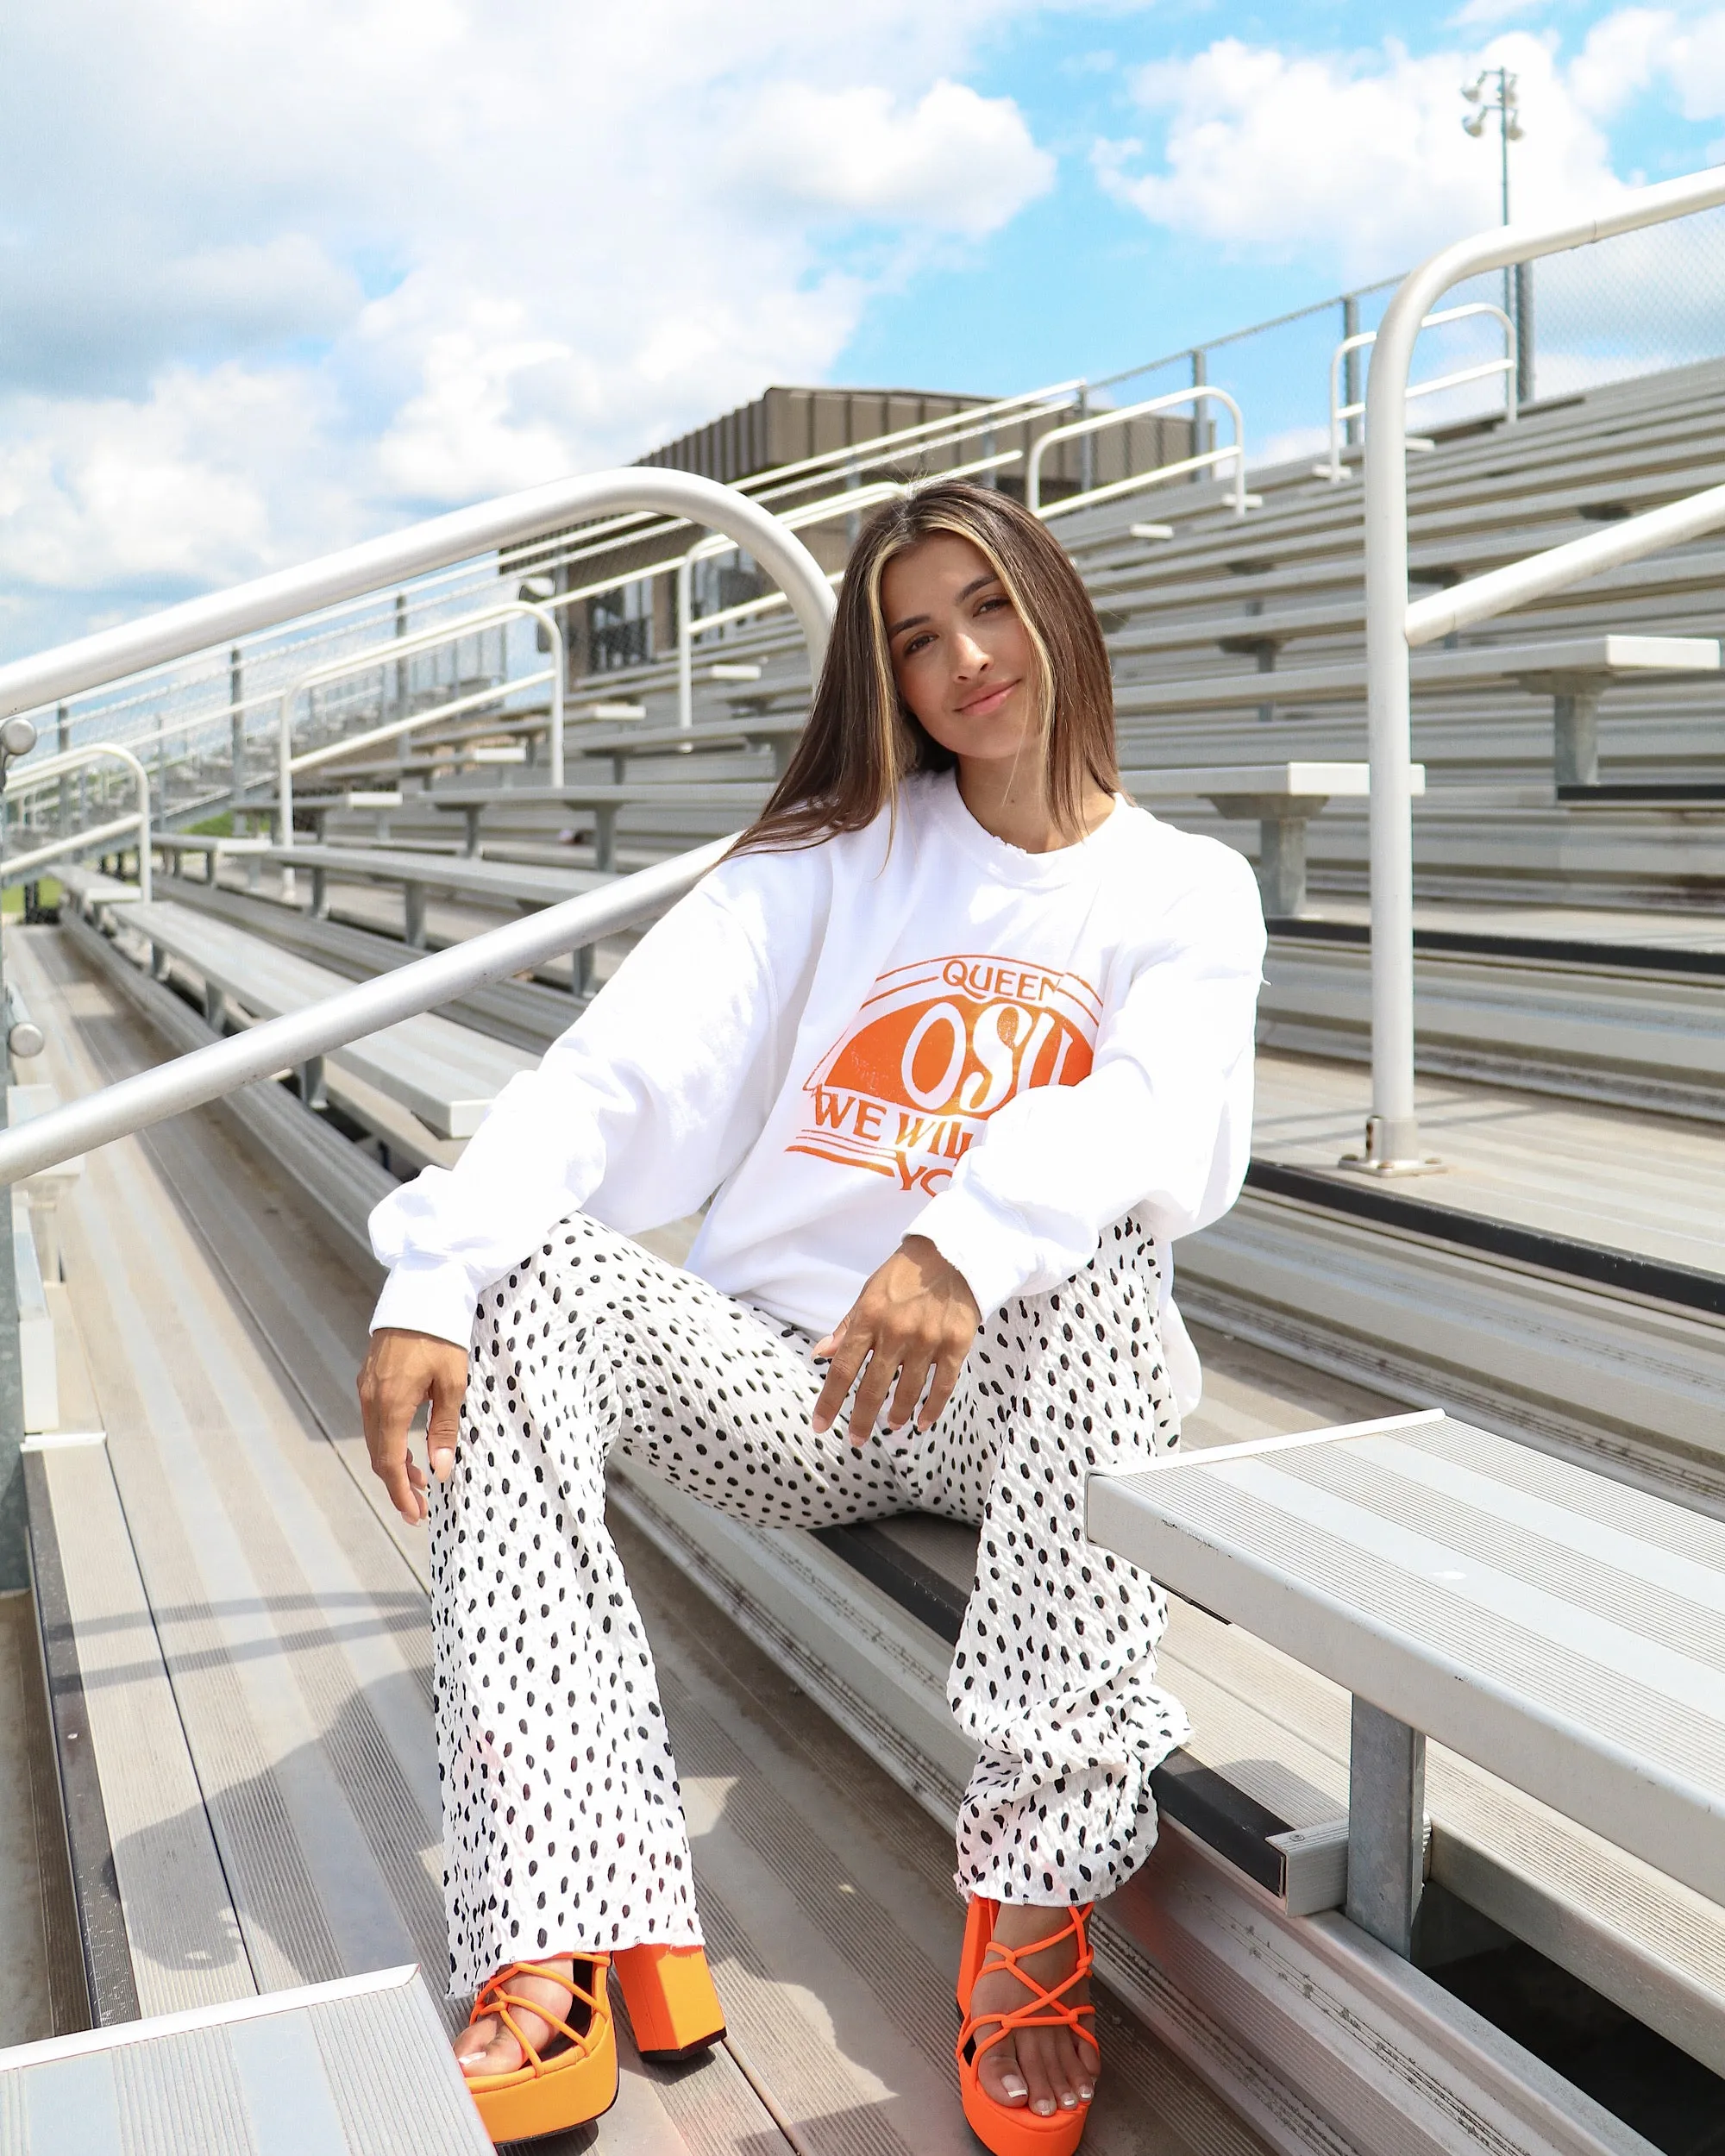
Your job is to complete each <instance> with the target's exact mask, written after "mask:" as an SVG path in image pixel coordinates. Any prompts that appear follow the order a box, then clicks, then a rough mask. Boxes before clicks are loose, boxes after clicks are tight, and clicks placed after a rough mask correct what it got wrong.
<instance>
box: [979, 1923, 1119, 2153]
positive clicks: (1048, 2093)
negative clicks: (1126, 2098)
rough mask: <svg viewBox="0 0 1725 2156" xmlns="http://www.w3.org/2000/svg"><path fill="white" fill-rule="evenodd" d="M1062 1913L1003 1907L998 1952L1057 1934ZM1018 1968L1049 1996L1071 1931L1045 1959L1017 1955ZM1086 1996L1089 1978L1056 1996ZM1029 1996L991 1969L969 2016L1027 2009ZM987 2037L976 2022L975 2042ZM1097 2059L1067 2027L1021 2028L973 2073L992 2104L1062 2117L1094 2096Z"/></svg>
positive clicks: (1072, 1948)
mask: <svg viewBox="0 0 1725 2156" xmlns="http://www.w3.org/2000/svg"><path fill="white" fill-rule="evenodd" d="M1064 1915H1065V1911H1064V1910H1063V1909H1057V1908H1041V1907H1039V1906H1038V1905H1036V1904H1034V1903H1017V1902H1003V1903H1002V1904H1001V1907H1000V1915H998V1916H997V1917H996V1919H995V1920H994V1936H995V1938H996V1939H998V1940H1000V1944H1001V1946H1020V1947H1022V1946H1031V1945H1033V1944H1034V1943H1035V1941H1036V1940H1038V1939H1046V1938H1048V1937H1049V1936H1050V1934H1051V1933H1053V1932H1055V1931H1057V1929H1058V1928H1059V1927H1060V1925H1061V1923H1062V1921H1063V1918H1064ZM1021 1959H1022V1965H1023V1967H1024V1969H1025V1971H1026V1973H1027V1974H1028V1975H1030V1976H1033V1977H1035V1978H1036V1980H1037V1982H1038V1984H1046V1985H1047V1986H1048V1988H1049V1990H1051V1991H1052V1990H1056V1989H1057V1987H1058V1985H1059V1984H1060V1981H1061V1979H1062V1977H1069V1976H1070V1975H1071V1973H1072V1971H1073V1968H1074V1966H1075V1965H1076V1962H1077V1959H1078V1940H1077V1935H1076V1933H1074V1932H1071V1931H1068V1932H1067V1934H1065V1936H1064V1937H1063V1939H1061V1940H1058V1941H1057V1943H1056V1944H1055V1945H1054V1946H1051V1947H1050V1948H1049V1949H1048V1951H1047V1952H1045V1953H1040V1954H1025V1955H1024V1956H1022V1958H1021ZM1089 1996H1090V1985H1089V1980H1088V1978H1086V1979H1085V1980H1084V1981H1083V1982H1082V1983H1081V1984H1074V1985H1073V1986H1072V1987H1071V1989H1070V1990H1067V1991H1063V1992H1061V1993H1060V1997H1061V1999H1062V2001H1063V2002H1064V2003H1065V2004H1066V2005H1068V2006H1082V2005H1083V2004H1085V2002H1087V2001H1088V1998H1089ZM1030 2001H1031V1995H1030V1993H1029V1991H1027V1990H1026V1988H1025V1986H1024V1985H1023V1984H1020V1983H1019V1980H1018V1978H1017V1977H1015V1976H1014V1975H1013V1972H1012V1971H1011V1970H1010V1969H993V1970H990V1971H988V1974H987V1975H986V1976H982V1977H978V1978H977V1980H976V1983H975V1986H974V1988H973V1989H972V1991H971V1994H970V2011H971V2013H972V2014H973V2015H975V2016H976V2017H977V2018H978V2019H979V2020H983V2018H984V2017H985V2016H987V2015H988V2013H989V2011H990V2009H993V2011H994V2013H995V2014H1007V2013H1010V2012H1011V2011H1012V2010H1013V2008H1015V2007H1022V2006H1028V2005H1029V2004H1030ZM989 2034H992V2025H991V2024H988V2023H987V2022H986V2021H985V2022H984V2026H982V2028H979V2029H978V2031H977V2038H978V2040H979V2041H980V2040H982V2038H984V2037H987V2036H988V2035H989ZM1100 2066H1101V2057H1100V2054H1099V2053H1098V2052H1097V2049H1096V2046H1095V2045H1094V2044H1093V2043H1090V2042H1089V2041H1088V2040H1087V2039H1085V2038H1083V2037H1080V2036H1075V2035H1074V2034H1073V2033H1072V2031H1071V2030H1070V2029H1068V2028H1024V2029H1019V2031H1018V2033H1017V2034H1016V2035H1013V2036H1008V2037H1007V2038H1006V2039H1005V2040H1004V2041H1003V2042H1001V2043H998V2044H994V2045H991V2046H989V2048H988V2050H987V2051H985V2052H984V2053H982V2064H981V2065H980V2067H979V2068H978V2074H979V2078H981V2081H982V2086H983V2088H984V2089H985V2090H987V2092H988V2095H989V2096H992V2097H993V2098H994V2102H995V2103H1003V2104H1006V2105H1007V2107H1008V2108H1009V2109H1018V2110H1022V2109H1030V2110H1032V2111H1034V2112H1036V2113H1037V2114H1038V2115H1039V2116H1041V2117H1043V2118H1048V2117H1051V2115H1053V2114H1054V2113H1055V2112H1056V2111H1070V2110H1072V2109H1076V2106H1077V2105H1079V2104H1081V2103H1088V2102H1089V2100H1090V2098H1091V2097H1092V2096H1094V2095H1095V2090H1096V2075H1097V2071H1098V2069H1099V2067H1100Z"/></svg>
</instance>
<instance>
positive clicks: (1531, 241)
mask: <svg viewBox="0 0 1725 2156" xmlns="http://www.w3.org/2000/svg"><path fill="white" fill-rule="evenodd" d="M1719 204H1725V172H1719V171H1718V170H1714V171H1712V172H1702V173H1697V174H1693V175H1691V176H1690V177H1689V178H1687V179H1675V180H1666V181H1664V182H1662V183H1661V184H1659V185H1657V186H1653V187H1642V188H1638V189H1636V190H1634V191H1633V192H1632V193H1629V194H1627V195H1625V196H1623V197H1622V198H1621V199H1620V200H1619V201H1618V203H1617V204H1615V207H1614V208H1613V209H1612V210H1610V211H1609V213H1608V214H1606V215H1605V216H1598V217H1579V218H1575V219H1573V220H1571V222H1568V223H1565V224H1560V225H1550V226H1534V225H1503V226H1500V227H1498V228H1497V229H1495V230H1492V231H1490V232H1484V233H1480V234H1477V235H1475V236H1474V237H1473V238H1471V239H1467V240H1461V241H1457V242H1456V243H1455V244H1454V245H1453V246H1452V247H1447V248H1443V249H1442V250H1441V251H1440V253H1438V254H1434V255H1433V256H1431V258H1430V259H1429V260H1427V261H1425V262H1422V263H1421V265H1420V266H1419V268H1418V269H1416V270H1414V271H1411V272H1410V273H1409V274H1408V276H1407V277H1405V278H1403V279H1402V283H1401V284H1400V285H1398V286H1397V288H1396V295H1395V297H1394V298H1392V299H1391V301H1390V303H1389V308H1388V310H1387V311H1386V312H1385V314H1384V317H1383V326H1382V327H1381V328H1380V329H1379V330H1378V333H1377V340H1376V342H1375V343H1374V345H1373V347H1372V354H1371V373H1370V374H1369V376H1368V378H1367V381H1366V391H1365V403H1366V433H1365V674H1366V726H1367V733H1368V738H1369V743H1370V755H1371V802H1370V828H1371V1100H1372V1106H1371V1116H1370V1117H1369V1118H1368V1119H1367V1123H1366V1139H1365V1148H1364V1152H1363V1153H1360V1154H1357V1155H1351V1156H1348V1157H1347V1159H1346V1162H1345V1163H1344V1164H1345V1165H1347V1166H1350V1167H1359V1168H1367V1169H1372V1170H1374V1171H1376V1172H1377V1173H1380V1174H1386V1173H1387V1174H1391V1175H1394V1174H1397V1173H1402V1174H1406V1173H1408V1172H1410V1171H1412V1172H1418V1171H1419V1170H1420V1169H1422V1168H1425V1167H1428V1166H1430V1165H1433V1163H1430V1162H1428V1161H1427V1159H1425V1158H1424V1156H1422V1155H1421V1151H1420V1128H1419V1123H1418V1120H1417V1118H1416V1116H1415V1108H1414V815H1413V785H1412V766H1413V751H1412V738H1411V699H1410V691H1409V674H1408V659H1409V649H1408V442H1407V432H1408V373H1409V370H1410V368H1411V367H1412V364H1413V358H1414V345H1415V339H1416V338H1417V337H1418V335H1419V334H1420V329H1421V324H1422V323H1424V321H1425V318H1426V316H1427V312H1428V311H1429V310H1430V309H1431V306H1432V304H1433V301H1434V300H1436V299H1438V298H1440V297H1441V295H1442V294H1443V293H1445V292H1446V291H1448V290H1449V289H1450V287H1451V286H1452V285H1456V284H1459V283H1460V282H1461V280H1462V279H1464V278H1466V277H1474V276H1478V275H1480V274H1482V273H1485V272H1487V271H1490V270H1494V269H1502V268H1504V267H1506V266H1509V265H1510V264H1513V263H1515V262H1521V261H1528V260H1539V259H1540V257H1541V256H1544V255H1547V254H1563V253H1565V252H1566V251H1567V250H1568V249H1569V248H1577V247H1585V246H1587V245H1589V244H1590V242H1592V241H1596V240H1604V239H1610V238H1613V237H1615V235H1617V234H1619V233H1623V232H1637V231H1641V230H1644V229H1646V228H1647V227H1648V226H1649V225H1654V224H1664V223H1665V222H1669V221H1670V220H1671V219H1672V218H1674V217H1681V216H1690V215H1691V214H1692V213H1693V212H1694V211H1696V210H1708V209H1712V208H1715V207H1716V206H1717V205H1719Z"/></svg>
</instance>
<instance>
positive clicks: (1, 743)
mask: <svg viewBox="0 0 1725 2156" xmlns="http://www.w3.org/2000/svg"><path fill="white" fill-rule="evenodd" d="M7 736H10V739H8V738H7ZM25 736H28V742H27V741H26V739H25ZM35 740H36V730H35V728H34V726H33V725H31V724H30V722H29V720H28V719H27V718H26V719H12V720H9V722H8V723H7V724H6V725H5V726H4V727H3V728H0V819H3V812H4V808H5V789H6V768H7V766H8V765H9V763H10V762H11V761H13V759H14V757H15V756H17V755H28V754H29V752H30V750H31V749H34V746H35ZM0 946H3V937H0ZM4 997H5V972H4V962H3V950H0V1005H3V1001H4ZM11 1076H12V1063H11V1056H10V1055H9V1053H8V1054H7V1055H6V1056H5V1058H4V1062H3V1064H0V1081H3V1082H0V1131H3V1130H5V1129H6V1127H7V1126H8V1125H9V1122H10V1120H11V1113H10V1111H11ZM0 1225H3V1232H0V1594H12V1593H16V1592H17V1591H19V1590H20V1589H25V1588H28V1586H29V1584H30V1561H29V1549H28V1522H27V1520H26V1517H25V1511H24V1457H23V1446H24V1362H23V1354H22V1349H21V1347H20V1344H19V1340H18V1266H17V1258H16V1251H15V1250H14V1246H13V1241H12V1195H11V1193H10V1191H8V1192H7V1194H6V1197H5V1200H4V1220H3V1223H0Z"/></svg>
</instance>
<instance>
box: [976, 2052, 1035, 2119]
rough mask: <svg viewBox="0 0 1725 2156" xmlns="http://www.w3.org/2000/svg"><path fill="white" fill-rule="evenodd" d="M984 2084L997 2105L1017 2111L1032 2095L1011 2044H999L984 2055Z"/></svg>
mask: <svg viewBox="0 0 1725 2156" xmlns="http://www.w3.org/2000/svg"><path fill="white" fill-rule="evenodd" d="M982 2086H983V2087H984V2088H985V2089H986V2090H988V2094H989V2095H990V2096H992V2097H993V2098H994V2102H995V2103H1004V2104H1006V2105H1007V2107H1008V2108H1009V2109H1018V2107H1019V2106H1020V2105H1021V2104H1022V2103H1024V2102H1025V2101H1026V2098H1027V2097H1028V2096H1029V2094H1030V2090H1029V2088H1028V2087H1027V2085H1026V2081H1025V2078H1024V2076H1023V2074H1022V2073H1020V2072H1019V2065H1018V2061H1017V2059H1015V2058H1014V2057H1013V2048H1012V2046H1011V2044H1010V2043H1005V2044H997V2045H995V2046H994V2047H993V2048H992V2049H991V2050H989V2051H986V2052H984V2053H983V2054H982Z"/></svg>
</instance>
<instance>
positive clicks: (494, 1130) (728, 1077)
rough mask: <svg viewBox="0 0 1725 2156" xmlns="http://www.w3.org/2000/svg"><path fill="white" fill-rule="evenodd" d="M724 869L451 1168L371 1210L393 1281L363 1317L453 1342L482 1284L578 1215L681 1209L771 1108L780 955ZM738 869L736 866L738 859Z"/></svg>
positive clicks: (648, 944) (730, 1161)
mask: <svg viewBox="0 0 1725 2156" xmlns="http://www.w3.org/2000/svg"><path fill="white" fill-rule="evenodd" d="M731 866H732V864H730V863H727V864H724V866H723V867H721V868H719V869H718V870H715V871H714V873H713V874H712V875H711V876H709V877H708V878H707V879H706V881H705V882H703V883H700V884H699V885H697V886H696V887H695V889H694V890H693V891H692V892H690V893H689V894H688V895H687V897H686V898H684V899H681V901H680V902H679V903H678V904H677V905H676V906H674V907H673V908H672V909H671V911H670V912H668V913H667V914H666V915H665V916H664V918H662V920H660V921H659V922H657V923H656V924H655V926H654V927H653V928H652V929H651V930H649V932H648V933H647V935H646V936H644V937H643V938H642V940H641V942H640V943H638V944H637V946H636V948H635V949H634V950H632V951H631V952H630V954H629V956H628V957H627V958H626V959H625V960H624V962H623V964H622V965H621V966H620V967H618V970H617V972H616V974H615V975H613V976H612V979H611V980H610V981H608V982H607V983H606V984H605V987H604V988H603V989H602V990H601V992H600V993H599V994H598V995H597V996H595V997H594V999H593V1002H592V1003H591V1004H590V1005H589V1006H588V1007H587V1009H586V1012H583V1014H582V1015H581V1017H580V1018H579V1019H577V1021H576V1022H575V1024H574V1025H572V1026H571V1027H570V1028H569V1030H568V1032H567V1033H565V1034H564V1035H563V1036H562V1037H561V1039H559V1040H557V1041H555V1042H554V1043H553V1044H552V1045H551V1047H550V1048H549V1050H547V1051H546V1053H545V1056H544V1058H543V1061H542V1062H540V1064H539V1066H538V1068H537V1069H535V1070H530V1071H524V1072H523V1073H522V1074H521V1075H519V1076H518V1077H515V1078H512V1079H511V1081H509V1083H508V1084H507V1085H506V1086H505V1087H504V1089H503V1091H502V1092H501V1093H500V1094H499V1095H498V1097H497V1099H496V1100H495V1101H493V1102H492V1106H491V1109H490V1112H488V1114H487V1115H486V1118H485V1120H484V1121H483V1122H482V1123H481V1124H480V1127H479V1129H478V1131H476V1132H475V1133H474V1137H473V1138H472V1139H471V1140H470V1141H469V1143H468V1144H467V1150H465V1152H463V1154H462V1155H461V1159H460V1161H459V1162H458V1163H456V1165H455V1167H454V1168H453V1169H443V1168H427V1169H424V1170H423V1172H422V1173H421V1174H420V1175H417V1177H416V1178H415V1179H414V1181H412V1182H411V1183H406V1184H404V1185H403V1187H402V1188H400V1189H399V1190H397V1191H393V1192H392V1193H391V1194H390V1195H389V1196H388V1197H387V1198H386V1199H384V1200H383V1201H382V1202H381V1204H380V1205H379V1206H377V1207H376V1208H375V1210H374V1211H373V1213H372V1216H371V1236H372V1248H373V1250H374V1251H375V1252H376V1254H377V1256H378V1258H379V1259H380V1262H381V1263H384V1264H386V1265H387V1266H388V1267H389V1269H390V1273H389V1278H388V1280H387V1282H386V1283H385V1285H384V1290H383V1294H382V1295H381V1297H380V1300H379V1302H378V1306H377V1308H376V1310H375V1311H374V1312H373V1316H372V1326H373V1331H375V1330H377V1329H378V1328H379V1327H380V1326H401V1327H404V1328H405V1329H408V1330H411V1331H413V1332H431V1333H436V1334H437V1335H438V1336H439V1337H440V1338H443V1339H446V1340H453V1341H454V1342H455V1343H456V1344H457V1345H459V1346H461V1347H465V1346H466V1345H467V1341H468V1339H469V1338H470V1336H471V1334H472V1332H473V1323H474V1311H475V1309H476V1308H477V1307H478V1304H479V1298H480V1294H481V1293H482V1292H483V1291H484V1289H485V1288H486V1287H487V1286H489V1284H490V1283H491V1282H492V1281H494V1280H497V1279H499V1278H500V1277H501V1275H503V1274H504V1273H505V1272H506V1271H507V1270H508V1269H509V1268H510V1266H511V1265H512V1264H514V1263H516V1262H517V1260H518V1259H519V1258H520V1257H522V1256H523V1254H524V1252H526V1251H527V1250H531V1249H532V1248H533V1246H534V1244H536V1242H537V1241H538V1240H539V1239H540V1238H543V1236H544V1235H546V1234H547V1233H548V1232H549V1231H550V1229H551V1228H552V1227H554V1226H555V1225H556V1223H557V1222H558V1221H559V1220H561V1219H567V1218H568V1215H569V1214H570V1213H574V1212H575V1211H577V1210H578V1209H580V1210H585V1211H586V1212H587V1213H591V1214H592V1215H593V1218H594V1219H598V1220H601V1221H603V1222H604V1223H605V1225H607V1226H609V1227H615V1228H618V1229H621V1230H623V1231H624V1232H625V1233H632V1232H635V1231H636V1230H637V1229H640V1228H643V1227H649V1226H656V1225H660V1224H661V1223H662V1222H664V1221H666V1220H674V1219H679V1218H681V1216H682V1215H683V1214H684V1213H693V1211H694V1210H695V1209H696V1207H697V1206H700V1205H701V1204H703V1203H704V1202H705V1201H706V1199H708V1198H709V1197H710V1196H711V1195H712V1192H713V1191H714V1190H715V1189H716V1188H717V1187H718V1184H719V1183H721V1182H722V1181H724V1178H725V1177H726V1176H727V1175H730V1174H731V1170H732V1169H734V1168H735V1167H736V1166H737V1163H738V1162H739V1161H740V1160H741V1159H742V1158H743V1154H744V1153H745V1152H746V1151H747V1150H748V1147H749V1145H750V1143H751V1142H752V1141H753V1139H754V1138H755V1136H756V1133H757V1131H758V1127H759V1125H760V1123H761V1121H762V1118H763V1117H764V1114H765V1112H766V1104H767V1102H768V1100H770V1098H771V1094H772V1087H771V1085H770V1083H769V1082H767V1081H765V1080H764V1078H763V1070H764V1067H765V1065H766V1064H767V1063H768V1062H769V1061H770V1059H771V1056H772V1052H773V1046H774V1037H775V1025H776V1018H777V1014H778V999H777V997H776V996H775V981H774V967H773V964H772V962H771V961H772V958H773V956H774V954H773V953H771V952H770V951H769V950H768V946H767V938H766V936H765V934H764V933H763V931H762V920H761V909H760V908H759V907H758V906H752V905H750V903H749V902H748V901H749V895H750V887H749V879H748V876H747V874H744V875H743V877H741V878H732V879H731V881H732V882H735V883H739V884H740V885H741V887H742V893H743V903H741V904H738V903H736V902H734V901H733V899H732V897H731V894H730V893H729V892H728V890H727V887H726V886H727V870H728V869H729V868H731ZM737 867H738V868H742V867H743V864H741V863H739V864H737Z"/></svg>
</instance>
